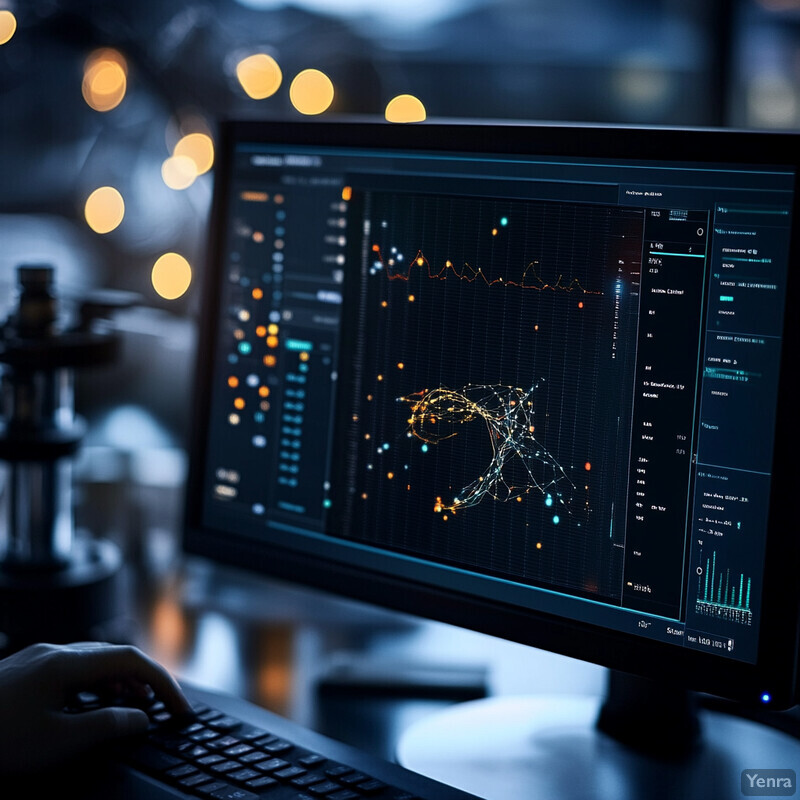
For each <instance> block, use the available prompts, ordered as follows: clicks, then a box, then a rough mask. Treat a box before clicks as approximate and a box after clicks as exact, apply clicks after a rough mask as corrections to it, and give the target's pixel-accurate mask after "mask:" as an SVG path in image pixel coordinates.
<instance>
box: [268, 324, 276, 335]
mask: <svg viewBox="0 0 800 800" xmlns="http://www.w3.org/2000/svg"><path fill="white" fill-rule="evenodd" d="M267 332H268V333H269V334H270V335H271V336H274V335H275V334H276V333H277V332H278V326H277V325H276V324H275V323H274V322H273V323H272V324H271V325H270V326H269V327H268V328H267Z"/></svg>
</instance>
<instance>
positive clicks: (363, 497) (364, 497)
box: [361, 492, 367, 500]
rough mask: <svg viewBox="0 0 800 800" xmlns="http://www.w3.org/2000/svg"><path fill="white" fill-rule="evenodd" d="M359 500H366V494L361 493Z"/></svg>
mask: <svg viewBox="0 0 800 800" xmlns="http://www.w3.org/2000/svg"><path fill="white" fill-rule="evenodd" d="M361 499H362V500H366V499H367V493H366V492H362V494H361Z"/></svg>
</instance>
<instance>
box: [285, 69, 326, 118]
mask: <svg viewBox="0 0 800 800" xmlns="http://www.w3.org/2000/svg"><path fill="white" fill-rule="evenodd" d="M289 99H290V100H291V101H292V105H293V106H294V107H295V108H296V109H297V110H298V111H299V112H300V113H301V114H307V115H314V114H321V113H322V112H323V111H326V110H327V109H328V108H329V107H330V105H331V103H332V102H333V83H332V81H331V79H330V78H329V77H328V76H327V75H326V74H325V73H324V72H320V71H319V70H318V69H304V70H303V71H302V72H300V73H298V74H297V75H296V76H295V79H294V80H293V81H292V85H291V86H290V87H289Z"/></svg>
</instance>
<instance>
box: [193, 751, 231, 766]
mask: <svg viewBox="0 0 800 800" xmlns="http://www.w3.org/2000/svg"><path fill="white" fill-rule="evenodd" d="M220 761H227V759H226V758H225V756H221V755H220V754H219V753H211V754H210V755H207V756H202V757H201V758H198V759H197V761H196V762H195V763H196V764H200V765H201V766H203V767H210V766H211V765H212V764H219V763H220Z"/></svg>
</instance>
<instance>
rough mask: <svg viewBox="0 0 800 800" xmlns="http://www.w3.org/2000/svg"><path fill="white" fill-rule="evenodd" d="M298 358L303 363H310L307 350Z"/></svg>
mask: <svg viewBox="0 0 800 800" xmlns="http://www.w3.org/2000/svg"><path fill="white" fill-rule="evenodd" d="M298 358H299V359H300V360H301V361H308V359H309V355H308V353H306V351H305V350H303V352H302V353H300V355H299V356H298Z"/></svg>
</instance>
